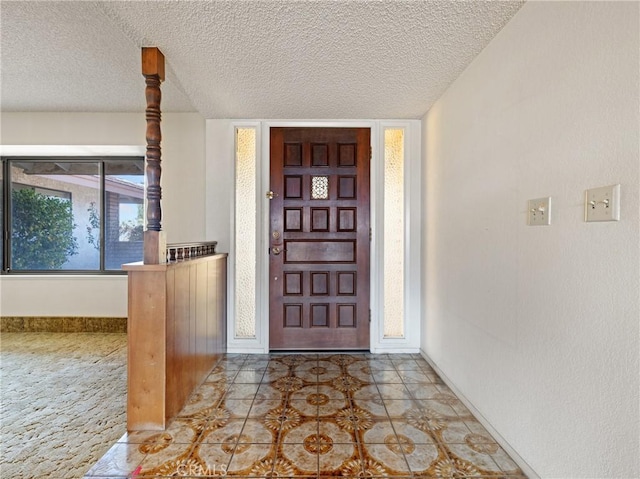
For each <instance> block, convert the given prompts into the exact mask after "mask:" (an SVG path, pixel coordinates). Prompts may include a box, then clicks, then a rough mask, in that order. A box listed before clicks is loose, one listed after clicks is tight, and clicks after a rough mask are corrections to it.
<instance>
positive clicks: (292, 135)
mask: <svg viewBox="0 0 640 479" xmlns="http://www.w3.org/2000/svg"><path fill="white" fill-rule="evenodd" d="M369 161H370V130H369V129H368V128H272V129H271V180H270V181H271V184H270V185H271V191H272V192H273V197H272V199H271V204H270V222H271V226H270V231H269V234H270V245H271V247H270V249H269V253H270V259H269V277H270V280H269V296H270V312H269V314H270V318H269V332H270V348H271V349H368V348H369V261H370V259H369V251H370V238H369V225H370V220H369V201H370V195H369Z"/></svg>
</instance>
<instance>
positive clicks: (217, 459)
mask: <svg viewBox="0 0 640 479" xmlns="http://www.w3.org/2000/svg"><path fill="white" fill-rule="evenodd" d="M114 447H117V449H114V450H112V451H110V453H109V454H107V455H106V456H105V457H104V458H103V460H102V461H101V462H100V463H98V464H96V465H95V466H94V468H92V470H91V471H89V472H90V473H91V474H90V473H87V476H88V477H95V476H96V475H97V473H98V472H99V473H101V474H102V476H103V477H106V476H109V475H112V476H113V477H118V476H120V477H127V475H128V476H129V477H131V476H130V475H131V472H132V471H133V470H134V469H135V468H136V467H138V466H141V471H139V472H140V474H139V476H138V477H140V478H145V479H148V478H151V477H154V478H160V477H163V478H166V477H194V478H205V477H209V478H212V477H218V478H219V477H233V478H234V479H266V478H273V477H275V476H279V477H290V478H295V479H330V478H331V479H335V478H336V477H340V478H342V479H356V478H362V477H367V478H371V479H374V478H381V479H382V478H386V479H404V478H407V479H409V478H412V479H413V478H416V479H417V478H421V479H426V478H430V479H444V478H465V477H479V478H492V479H498V478H502V479H526V477H524V475H523V474H522V471H521V470H520V469H519V468H518V466H517V465H516V464H515V463H514V462H513V461H512V460H511V459H510V458H509V456H508V455H507V454H506V453H505V451H504V450H503V449H501V448H500V446H499V445H498V444H497V443H496V442H495V441H494V440H493V438H492V437H491V436H490V435H489V434H488V433H487V431H486V430H485V429H484V428H483V427H482V426H481V425H480V423H479V422H478V421H477V420H476V419H475V418H474V417H473V416H472V415H471V413H470V412H469V411H468V410H467V409H466V408H465V407H464V405H463V404H462V403H461V402H460V401H459V400H458V398H456V397H455V395H454V394H453V393H452V392H451V391H450V390H449V388H447V387H446V386H445V385H444V384H442V382H441V381H440V379H439V378H438V377H437V375H436V374H435V373H434V372H433V370H432V369H431V368H430V367H429V365H428V364H427V363H426V362H425V361H424V360H423V359H422V358H421V357H420V356H417V355H411V354H406V355H404V354H403V355H386V354H383V355H370V354H344V353H338V354H313V353H311V354H271V355H260V356H257V357H252V356H251V355H227V356H226V357H225V358H224V359H223V360H222V361H221V362H220V363H219V364H218V365H217V366H216V368H214V370H213V371H212V373H211V374H210V375H209V377H208V378H207V382H205V383H203V385H202V386H201V387H200V388H199V389H198V390H197V391H196V392H195V393H194V394H193V395H192V397H191V398H190V400H189V403H188V404H187V406H186V407H185V409H184V410H183V411H182V412H181V413H180V415H179V417H178V418H177V419H176V420H174V421H173V422H172V423H171V424H170V425H169V427H168V429H167V430H166V431H161V432H154V431H146V432H136V433H130V434H126V435H125V436H123V437H122V438H121V439H120V441H119V442H118V444H116V446H114Z"/></svg>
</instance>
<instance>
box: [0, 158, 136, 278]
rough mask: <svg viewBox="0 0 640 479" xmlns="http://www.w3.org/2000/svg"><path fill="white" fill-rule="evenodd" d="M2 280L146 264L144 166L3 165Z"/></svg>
mask: <svg viewBox="0 0 640 479" xmlns="http://www.w3.org/2000/svg"><path fill="white" fill-rule="evenodd" d="M0 184H1V188H2V190H1V191H3V192H4V195H3V196H2V207H1V208H0V217H1V219H2V225H3V229H4V232H5V234H4V235H3V241H2V272H3V273H14V272H30V273H34V272H37V273H41V272H42V273H44V272H56V273H60V272H115V271H120V269H121V265H122V264H123V263H129V262H133V261H140V260H142V255H143V241H142V234H143V233H142V231H143V227H144V159H143V158H140V157H110V158H78V157H73V158H13V157H12V158H2V177H1V178H0Z"/></svg>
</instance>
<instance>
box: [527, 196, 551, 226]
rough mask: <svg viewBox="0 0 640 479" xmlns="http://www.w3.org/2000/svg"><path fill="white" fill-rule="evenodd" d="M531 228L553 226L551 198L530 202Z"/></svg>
mask: <svg viewBox="0 0 640 479" xmlns="http://www.w3.org/2000/svg"><path fill="white" fill-rule="evenodd" d="M528 211H529V220H528V221H527V224H528V225H529V226H546V225H550V224H551V197H550V196H547V197H546V198H537V199H535V200H529V208H528Z"/></svg>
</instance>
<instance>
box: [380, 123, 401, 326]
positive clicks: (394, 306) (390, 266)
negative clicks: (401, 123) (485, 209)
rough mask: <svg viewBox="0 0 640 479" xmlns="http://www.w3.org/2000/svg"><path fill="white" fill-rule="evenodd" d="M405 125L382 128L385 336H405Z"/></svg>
mask: <svg viewBox="0 0 640 479" xmlns="http://www.w3.org/2000/svg"><path fill="white" fill-rule="evenodd" d="M404 136H405V135H404V129H402V128H387V129H385V131H384V337H385V338H403V337H404V271H405V262H404V257H405V254H404V253H405V242H404V214H405V208H404Z"/></svg>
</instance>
